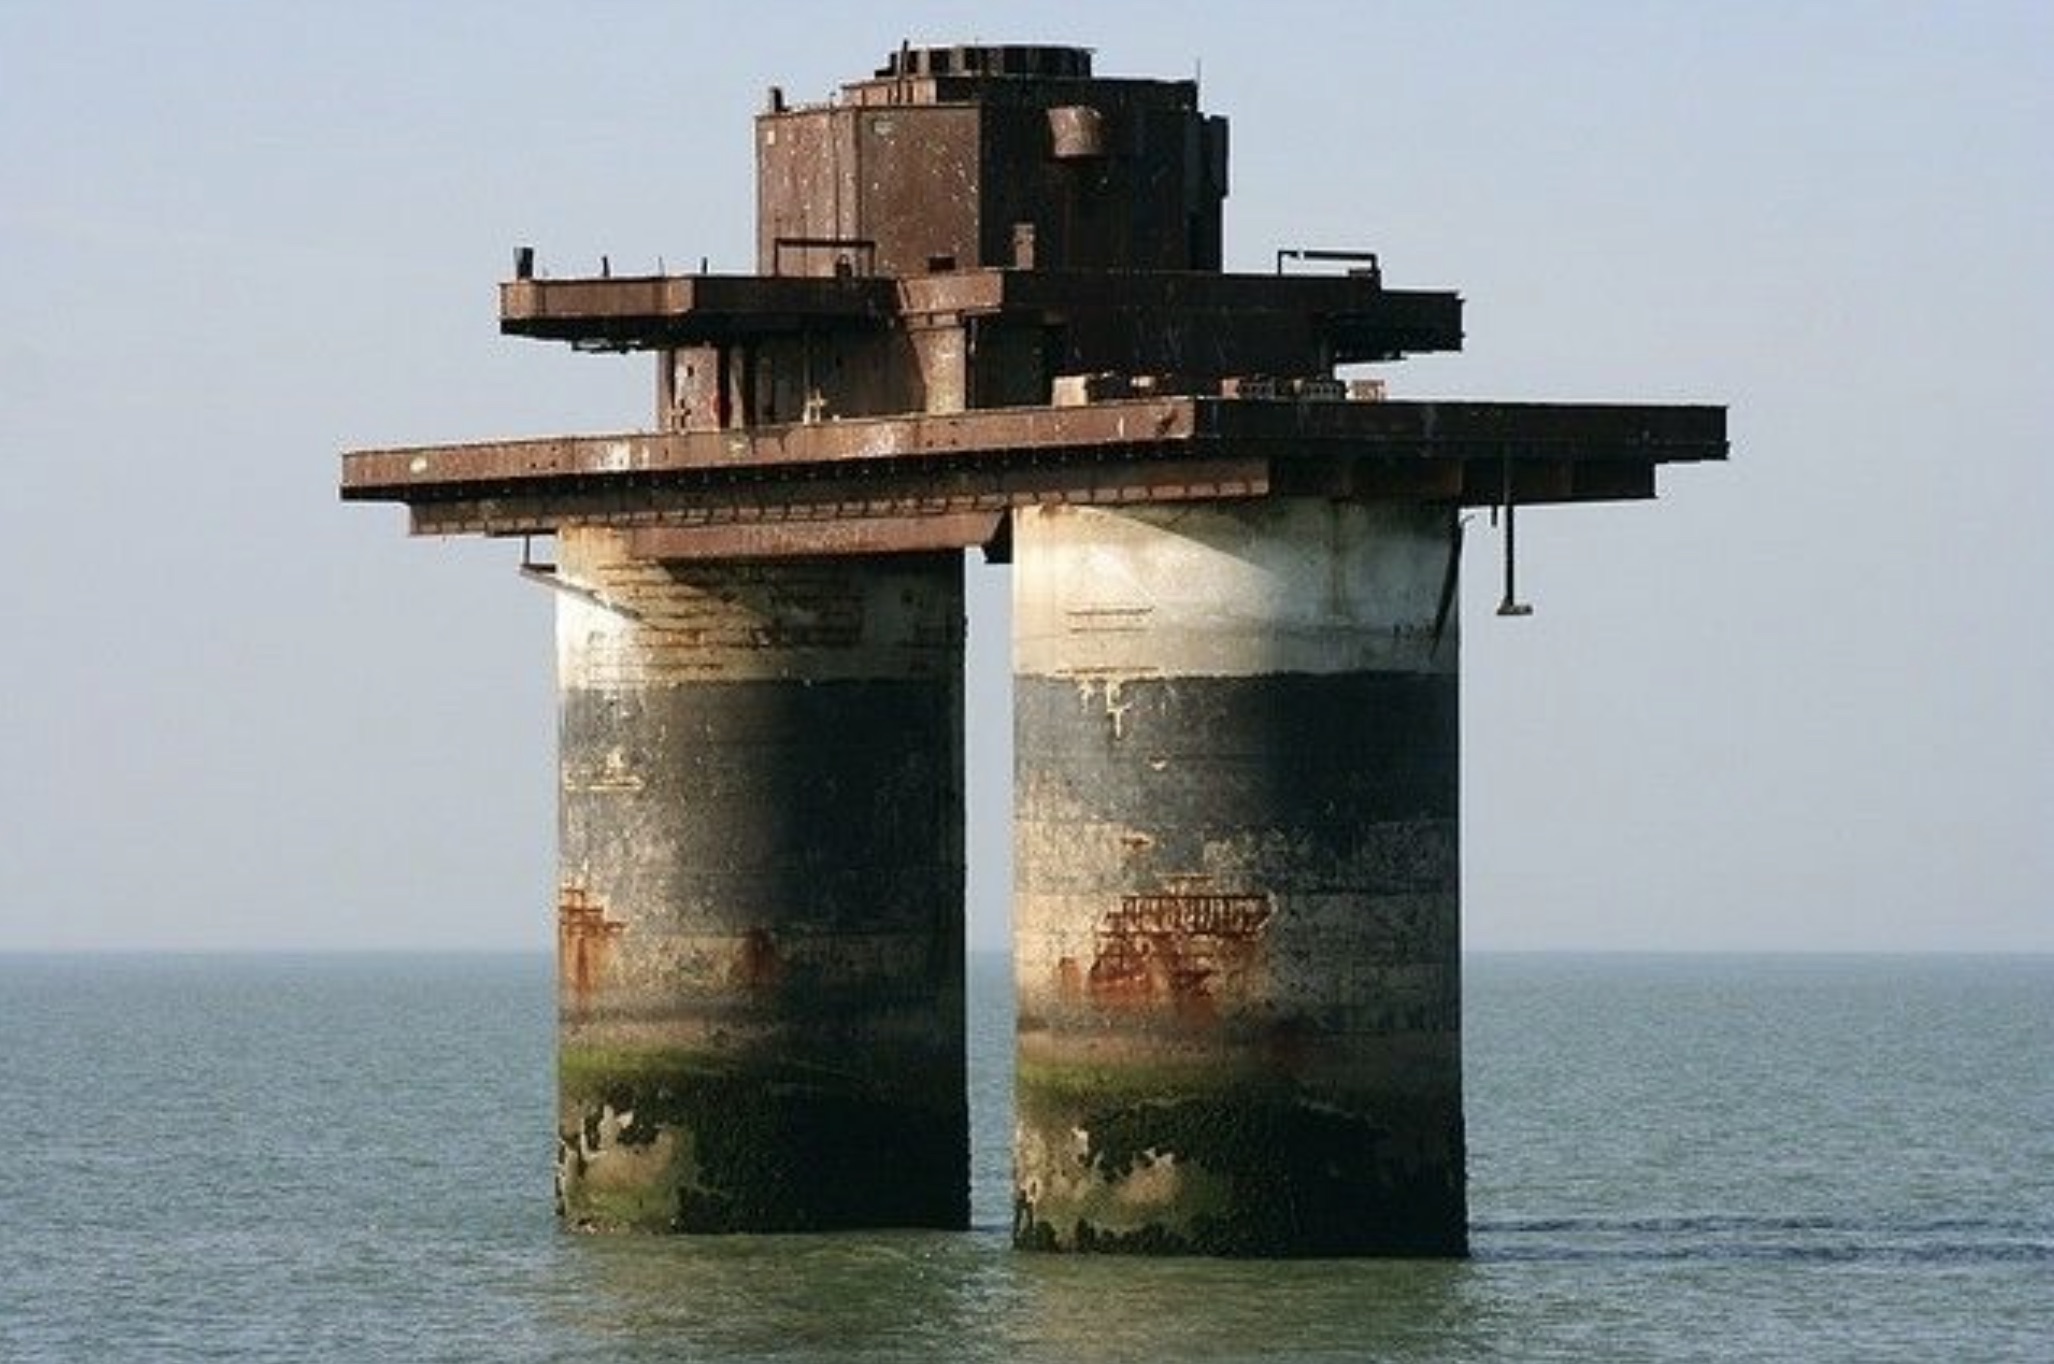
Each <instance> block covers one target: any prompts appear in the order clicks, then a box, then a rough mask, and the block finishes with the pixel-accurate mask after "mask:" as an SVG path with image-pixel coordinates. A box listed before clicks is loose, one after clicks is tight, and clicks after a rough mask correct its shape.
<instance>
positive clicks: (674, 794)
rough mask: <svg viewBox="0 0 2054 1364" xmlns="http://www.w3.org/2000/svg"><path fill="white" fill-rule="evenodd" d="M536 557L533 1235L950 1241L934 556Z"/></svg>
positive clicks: (947, 600)
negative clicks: (539, 975)
mask: <svg viewBox="0 0 2054 1364" xmlns="http://www.w3.org/2000/svg"><path fill="white" fill-rule="evenodd" d="M627 544H628V541H627V538H626V536H625V534H624V533H622V532H614V531H606V530H594V529H576V528H572V529H566V530H564V531H563V532H561V533H560V534H559V536H558V556H559V562H558V565H557V574H558V577H559V579H560V581H559V582H558V586H559V587H560V588H561V589H562V590H561V592H560V594H559V596H558V613H557V644H558V669H559V682H560V686H561V725H562V735H561V744H562V748H561V769H562V795H561V800H562V806H561V821H562V828H561V839H562V857H561V868H562V885H561V899H560V912H559V931H558V953H559V986H560V1009H561V1027H560V1053H559V1075H558V1080H559V1100H560V1124H559V1137H560V1144H559V1158H558V1178H557V1188H558V1206H559V1209H560V1211H561V1213H562V1215H563V1216H564V1218H565V1219H566V1220H567V1221H568V1222H569V1223H571V1224H572V1225H574V1226H577V1227H579V1228H585V1229H593V1230H628V1229H632V1230H654V1231H666V1230H667V1231H684V1232H701V1231H703V1232H722V1231H759V1232H770V1231H808V1230H830V1229H837V1228H854V1227H885V1226H921V1227H944V1228H957V1227H963V1226H966V1225H967V1224H968V1220H969V1123H968V1111H967V1098H966V1089H965V1062H964V1048H965V1043H964V1016H963V824H962V819H963V816H962V809H963V801H962V737H961V724H962V641H963V577H962V572H963V570H962V556H961V555H960V554H958V553H954V552H949V553H943V554H918V555H897V556H886V557H877V558H870V559H863V560H840V561H833V562H829V561H811V560H785V561H777V562H764V563H736V562H726V563H719V564H704V563H693V564H666V563H659V562H654V561H648V560H638V559H634V558H631V557H629V556H628V554H627V553H626V547H627Z"/></svg>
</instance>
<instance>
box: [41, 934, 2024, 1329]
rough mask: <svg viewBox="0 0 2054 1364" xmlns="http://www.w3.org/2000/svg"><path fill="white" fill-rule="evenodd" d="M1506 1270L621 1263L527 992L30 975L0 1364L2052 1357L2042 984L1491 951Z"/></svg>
mask: <svg viewBox="0 0 2054 1364" xmlns="http://www.w3.org/2000/svg"><path fill="white" fill-rule="evenodd" d="M1467 971H1468V978H1467V989H1468V999H1467V1011H1468V1013H1467V1026H1468V1057H1469V1096H1470V1097H1469V1115H1470V1133H1471V1143H1472V1153H1471V1185H1472V1202H1473V1215H1474V1219H1475V1246H1476V1257H1475V1258H1474V1259H1473V1260H1471V1261H1469V1262H1466V1263H1461V1264H1441V1263H1392V1262H1333V1263H1323V1262H1315V1263H1292V1264H1260V1263H1254V1264H1251V1263H1222V1262H1210V1261H1202V1260H1193V1261H1150V1260H1102V1259H1075V1258H1067V1257H1043V1256H1023V1255H1017V1254H1014V1253H1013V1252H1011V1251H1010V1250H1009V1249H1008V1248H1007V1244H1006V1230H1005V1228H1006V1224H1007V1218H1008V1207H1009V1199H1008V1192H1007V1182H1006V1171H1005V1161H1006V1154H1005V1143H1006V1140H1007V1116H1006V1094H1007V1089H1008V1086H1009V1084H1010V1077H1009V1075H1008V1073H1007V1065H1008V1060H1009V1056H1008V1049H1009V1045H1010V1027H1011V1019H1010V1016H1009V1001H1008V997H1007V996H1008V991H1007V985H1006V966H1005V964H1004V963H1003V962H1002V961H998V960H995V959H980V960H978V961H976V962H975V963H974V964H973V971H972V979H973V996H972V1010H973V1014H974V1023H973V1037H972V1062H973V1066H974V1075H973V1085H974V1089H975V1093H974V1095H973V1102H974V1105H975V1113H976V1135H977V1140H978V1143H979V1147H978V1151H977V1165H976V1180H977V1184H976V1194H975V1206H976V1218H977V1226H976V1229H975V1230H974V1231H972V1232H971V1233H969V1234H967V1235H930V1234H915V1233H895V1234H883V1235H860V1236H837V1237H821V1238H777V1237H766V1238H755V1237H739V1238H729V1239H716V1240H685V1239H650V1240H607V1239H591V1238H585V1237H579V1236H573V1235H568V1234H564V1233H562V1232H560V1231H559V1230H558V1228H557V1226H556V1223H555V1221H554V1219H553V1218H552V1216H551V1214H550V1211H549V1182H550V1167H549V1163H550V1157H551V1147H552V1139H551V1135H550V1133H551V1128H552V1124H553V1115H552V1102H553V1100H552V1081H551V1064H552V1061H551V1045H552V1027H553V1022H552V1010H553V1007H554V996H553V993H552V985H551V980H550V968H549V965H548V963H547V962H546V961H544V960H543V959H541V958H539V957H537V958H525V957H506V958H488V957H475V958H443V959H425V960H424V959H401V958H381V957H362V958H306V959H286V958H137V959H121V958H114V959H109V958H13V959H6V958H0V1117H4V1120H5V1131H6V1141H5V1145H4V1152H5V1154H4V1156H0V1360H10V1361H11V1360H41V1359H61V1360H107V1359H150V1360H156V1359H308V1358H326V1359H352V1360H357V1359H395V1360H434V1359H506V1360H581V1359H590V1360H600V1359H606V1360H615V1359H631V1360H642V1359H649V1360H655V1359H681V1360H692V1359H697V1360H715V1361H737V1360H755V1359H777V1360H799V1359H823V1360H825V1359H853V1360H918V1359H937V1360H942V1359H948V1360H953V1359H967V1360H994V1361H996V1360H1020V1359H1025V1360H1098V1359H1105V1360H1155V1359H1161V1360H1237V1359H1285V1360H1315V1359H1320V1360H1325V1359H1332V1360H1342V1359H1393V1360H1458V1359H1459V1360H1476V1359H1508V1360H1548V1359H1579V1360H1580V1359H1731V1358H1753V1359H1764V1358H1776V1359H1806V1360H1813V1359H1848V1360H1854V1359H1860V1360H1878V1359H1905V1360H1971V1359H1973V1360H1994V1359H2019V1360H2050V1359H2054V959H2048V958H2039V959H2027V960H2011V961H2006V960H1995V959H1968V958H1959V959H1955V958H1859V959H1856V958H1847V959H1834V958H1817V959H1814V958H1760V959H1743V958H1713V959H1705V958H1666V959H1665V958H1574V957H1490V956H1485V957H1481V958H1473V959H1471V961H1470V962H1469V963H1468V966H1467Z"/></svg>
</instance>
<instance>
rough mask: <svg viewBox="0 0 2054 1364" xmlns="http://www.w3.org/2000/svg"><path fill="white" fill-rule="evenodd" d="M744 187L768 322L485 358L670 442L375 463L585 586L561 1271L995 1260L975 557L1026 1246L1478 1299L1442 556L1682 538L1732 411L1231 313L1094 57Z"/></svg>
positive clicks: (622, 317)
mask: <svg viewBox="0 0 2054 1364" xmlns="http://www.w3.org/2000/svg"><path fill="white" fill-rule="evenodd" d="M756 139H757V152H758V182H757V184H758V240H757V263H756V271H755V273H753V274H748V275H722V274H714V273H709V272H706V271H704V270H702V271H701V272H699V273H697V274H688V275H657V276H644V277H625V276H622V277H616V276H614V275H612V274H611V272H610V271H603V272H602V273H601V275H600V276H598V277H594V278H573V279H557V278H547V277H545V276H544V275H543V273H542V272H540V271H538V270H537V268H536V261H535V258H534V256H533V254H532V253H531V252H529V251H526V250H522V251H520V252H518V253H517V255H516V265H515V272H514V278H513V279H511V280H509V281H508V282H506V283H505V284H503V285H502V286H501V294H500V315H501V326H502V329H503V330H504V331H506V332H507V333H509V334H513V335H521V336H528V337H535V338H540V339H545V340H557V341H563V342H568V343H570V344H572V345H574V346H577V347H579V348H583V349H596V350H618V351H640V352H652V353H654V355H655V357H656V368H657V385H656V388H657V396H656V421H655V424H654V427H653V429H650V430H645V431H636V432H626V433H621V434H613V435H602V436H575V437H549V438H542V439H535V440H518V441H504V442H496V443H489V444H476V445H455V446H431V447H418V448H411V449H400V450H378V451H360V452H354V453H351V454H349V455H346V456H345V458H344V465H343V495H344V496H345V497H346V498H350V499H355V500H375V501H394V502H400V503H404V504H405V505H406V506H407V507H408V508H409V512H410V516H411V520H412V527H413V529H414V531H415V532H416V533H421V534H483V535H493V536H524V537H535V536H551V537H554V538H555V541H556V545H557V554H556V556H555V561H554V563H553V564H550V565H531V566H530V571H531V572H534V573H535V574H537V575H538V576H543V577H545V578H547V579H548V580H549V581H551V582H552V583H553V584H554V585H555V586H556V587H558V588H559V589H560V591H561V596H560V598H559V601H560V610H559V630H558V636H559V680H560V685H561V694H562V697H563V727H562V774H563V794H562V801H563V812H564V818H563V830H562V840H563V850H562V858H563V862H562V865H563V876H562V895H561V904H562V909H561V919H560V945H561V952H560V956H561V962H562V981H563V985H562V998H563V1033H562V1039H563V1040H562V1055H563V1065H562V1084H561V1089H562V1101H563V1109H562V1113H563V1117H562V1127H561V1134H560V1135H561V1139H562V1147H561V1150H562V1157H561V1166H560V1170H561V1180H560V1188H561V1192H562V1199H563V1204H564V1210H565V1212H566V1215H567V1216H568V1217H570V1218H571V1219H573V1220H575V1221H577V1222H580V1223H583V1224H586V1225H591V1226H626V1227H664V1228H671V1229H678V1230H694V1229H709V1230H710V1229H724V1228H752V1229H765V1230H768V1229H800V1228H825V1227H836V1226H861V1225H883V1224H920V1225H960V1224H961V1223H962V1221H963V1220H964V1217H965V1202H964V1185H965V1171H964V1159H963V1158H964V1153H965V1146H966V1137H965V1126H964V1115H963V1107H962V1094H963V1083H962V1081H963V1038H962V984H963V978H962V908H963V906H962V866H961V860H962V846H963V839H962V807H961V784H962V770H961V734H960V723H961V647H962V619H961V613H962V596H961V591H962V585H961V564H960V559H959V557H958V556H959V553H960V551H961V550H963V549H965V548H968V547H981V548H982V549H983V551H984V552H985V553H986V554H987V555H988V556H989V557H991V558H992V559H994V560H997V561H1001V562H1011V563H1012V564H1013V565H1014V582H1015V641H1014V642H1015V684H1014V685H1015V728H1016V747H1017V754H1018V756H1017V762H1016V771H1015V797H1016V814H1015V829H1016V838H1015V847H1016V854H1017V874H1016V891H1015V957H1016V970H1017V973H1018V990H1019V1001H1020V1053H1019V1055H1020V1071H1019V1083H1018V1091H1017V1107H1018V1138H1017V1145H1016V1161H1015V1164H1016V1175H1017V1196H1016V1215H1015V1237H1016V1240H1017V1241H1018V1242H1019V1243H1020V1244H1022V1245H1027V1246H1038V1247H1051V1248H1066V1249H1068V1248H1074V1249H1129V1250H1145V1251H1179V1250H1206V1251H1216V1252H1223V1253H1235V1254H1315V1253H1318V1254H1339V1253H1401V1252H1402V1253H1460V1251H1461V1250H1462V1248H1463V1246H1464V1245H1465V1231H1464V1220H1465V1218H1464V1197H1463V1162H1464V1155H1463V1138H1462V1118H1461V1058H1460V1028H1459V1018H1460V991H1459V931H1458V930H1459V876H1458V871H1459V859H1458V856H1457V847H1458V839H1457V792H1458V782H1457V772H1458V762H1457V759H1458V750H1459V745H1458V741H1457V732H1456V728H1457V727H1456V710H1457V707H1456V697H1457V677H1458V671H1459V670H1458V664H1457V658H1458V637H1459V629H1458V623H1457V620H1456V615H1457V613H1456V610H1455V591H1454V587H1455V573H1456V566H1457V562H1458V559H1459V553H1460V540H1461V537H1460V512H1461V509H1462V508H1463V507H1466V506H1478V505H1488V506H1491V507H1493V508H1498V507H1503V508H1505V509H1506V511H1507V513H1508V515H1509V513H1510V510H1511V508H1512V507H1514V506H1517V505H1527V504H1534V503H1548V502H1564V501H1594V500H1612V499H1633V498H1645V497H1650V496H1652V495H1653V493H1654V483H1655V471H1656V469H1657V468H1658V467H1659V466H1660V465H1662V464H1665V463H1669V462H1674V461H1687V460H1703V459H1718V458H1722V457H1723V456H1724V453H1725V448H1726V444H1725V417H1724V412H1723V410H1722V409H1719V408H1713V407H1651V406H1621V405H1546V404H1517V403H1491V402H1468V401H1463V402H1405V401H1393V400H1389V399H1388V397H1387V395H1386V393H1385V390H1384V385H1383V383H1382V382H1381V381H1378V380H1371V379H1366V378H1362V377H1359V376H1358V377H1354V378H1343V377H1341V376H1339V375H1338V374H1337V369H1338V368H1340V367H1345V366H1354V365H1361V364H1366V363H1373V362H1382V361H1391V360H1396V359H1399V358H1402V357H1403V356H1405V355H1408V354H1415V353H1420V352H1427V351H1445V350H1454V349H1458V348H1459V347H1460V344H1461V339H1462V310H1461V301H1460V299H1459V298H1458V297H1457V296H1456V295H1454V294H1453V293H1450V292H1444V291H1410V290H1403V289H1396V288H1392V287H1388V286H1387V285H1386V283H1385V280H1384V275H1383V270H1382V266H1381V263H1380V262H1379V261H1378V260H1377V259H1376V258H1375V257H1374V256H1373V255H1370V254H1368V253H1366V252H1357V251H1332V250H1313V251H1306V250H1283V251H1279V252H1278V253H1277V255H1276V257H1275V259H1274V262H1273V265H1274V270H1273V271H1265V272H1263V273H1253V274H1232V273H1227V272H1225V271H1223V269H1222V268H1221V267H1222V263H1223V256H1222V241H1223V235H1222V227H1221V207H1222V202H1223V200H1224V198H1225V196H1226V193H1227V187H1228V182H1227V154H1226V153H1227V132H1226V124H1225V121H1224V120H1223V119H1220V118H1217V117H1214V116H1209V115H1207V114H1205V113H1204V112H1203V111H1202V110H1201V109H1200V107H1199V103H1198V90H1197V87H1196V85H1195V83H1193V82H1189V81H1154V80H1128V79H1106V78H1101V77H1098V76H1095V75H1094V74H1093V73H1092V69H1091V59H1090V55H1089V54H1088V53H1086V52H1084V51H1081V50H1079V49H1074V48H1064V47H931V48H912V47H905V48H901V49H900V50H899V51H898V52H897V53H895V54H893V56H892V57H891V58H890V59H889V60H888V62H887V63H886V65H885V66H884V67H883V68H882V69H881V70H879V71H878V72H877V73H876V75H875V76H874V77H872V78H869V79H865V80H860V81H856V82H853V83H851V84H849V85H847V86H845V87H844V88H843V89H842V91H841V92H840V95H839V97H838V98H837V99H836V100H834V101H831V102H829V103H827V104H824V105H814V106H791V105H788V104H787V103H786V101H785V99H784V97H783V95H782V94H781V93H779V92H777V91H772V92H771V96H770V99H769V101H768V106H767V108H766V109H765V111H764V112H763V113H762V114H761V115H760V116H759V118H758V119H757V122H756ZM1508 605H1512V603H1511V600H1510V596H1509V593H1508Z"/></svg>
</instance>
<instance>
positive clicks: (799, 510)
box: [342, 397, 1726, 558]
mask: <svg viewBox="0 0 2054 1364" xmlns="http://www.w3.org/2000/svg"><path fill="white" fill-rule="evenodd" d="M1725 453H1726V432H1725V411H1724V409H1723V408H1718V407H1690V406H1673V405H1671V406H1655V407H1648V406H1618V405H1561V404H1534V403H1496V402H1351V401H1346V400H1341V401H1319V400H1278V399H1244V398H1231V399H1230V398H1213V397H1172V398H1157V399H1128V400H1122V401H1108V402H1096V403H1089V404H1085V405H1081V406H1077V407H1060V408H1058V407H1040V408H988V409H980V410H976V411H970V412H956V413H944V414H936V415H920V416H900V417H871V418H856V419H849V420H841V421H825V422H815V423H795V424H791V425H783V426H770V427H752V428H745V429H727V430H707V431H668V432H627V433H620V434H614V435H593V436H570V437H543V438H538V439H530V440H510V441H494V442H487V443H482V444H466V445H437V446H415V447H406V448H400V449H389V450H363V451H353V452H351V453H349V454H348V455H346V456H345V457H344V477H343V491H342V495H343V497H344V498H346V499H348V500H352V501H382V502H400V503H404V504H406V505H407V506H408V507H409V508H410V510H411V515H412V528H413V530H414V532H415V533H416V534H423V535H453V534H467V533H468V534H484V535H500V536H505V535H534V534H546V533H549V532H552V531H554V530H556V529H557V528H559V527H561V526H564V525H602V526H613V527H627V528H636V529H645V530H655V529H661V530H663V531H664V532H665V533H664V534H663V535H662V536H661V537H660V539H653V540H651V541H649V542H648V543H649V544H651V545H652V546H653V545H656V544H659V543H660V544H661V545H662V546H663V557H685V558H690V557H701V556H710V557H726V556H728V555H730V554H733V553H745V554H750V555H755V554H785V553H789V554H835V553H874V552H879V551H881V550H888V549H893V548H907V549H913V548H936V547H941V546H944V545H967V544H984V543H988V542H989V541H990V540H991V538H992V536H993V535H994V534H995V533H996V525H995V522H994V521H993V520H992V519H991V518H992V517H994V516H996V515H999V514H1003V513H1004V512H1006V511H1009V510H1011V509H1012V508H1015V507H1020V506H1031V505H1037V504H1046V503H1080V504H1095V505H1117V504H1123V503H1139V502H1161V501H1187V500H1196V499H1216V498H1227V499H1234V498H1251V497H1263V496H1267V495H1270V494H1272V493H1290V494H1294V495H1303V494H1313V493H1324V494H1326V495H1328V496H1335V497H1347V498H1355V499H1362V500H1370V501H1376V500H1406V501H1419V500H1429V501H1447V502H1451V503H1461V504H1464V505H1484V504H1496V503H1499V502H1502V501H1504V500H1505V499H1506V498H1507V496H1508V494H1509V496H1510V498H1511V499H1512V500H1514V501H1516V502H1517V503H1520V504H1522V505H1528V504H1535V503H1551V502H1577V501H1610V500H1620V499H1634V498H1646V497H1652V496H1653V495H1654V477H1655V470H1656V468H1657V467H1658V466H1660V465H1662V464H1668V463H1676V462H1684V461H1696V460H1714V459H1722V458H1724V456H1725ZM966 513H980V514H983V515H981V516H966V515H965V514H966ZM843 522H852V523H854V526H853V527H851V526H847V525H842V524H840V523H843ZM740 528H755V529H754V530H753V531H752V532H751V533H749V534H740V533H738V531H739V530H740ZM771 528H775V529H771ZM858 529H860V533H854V532H855V531H856V530H858ZM716 532H718V533H716Z"/></svg>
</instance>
